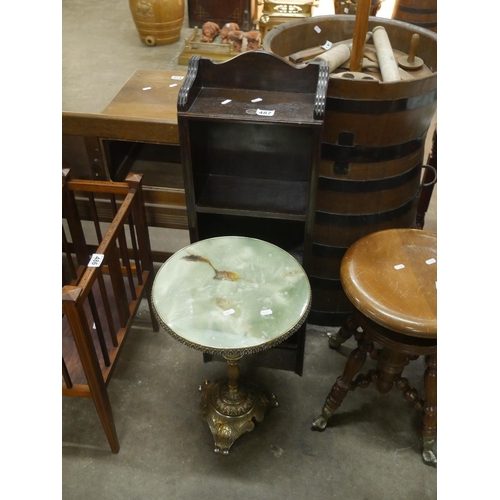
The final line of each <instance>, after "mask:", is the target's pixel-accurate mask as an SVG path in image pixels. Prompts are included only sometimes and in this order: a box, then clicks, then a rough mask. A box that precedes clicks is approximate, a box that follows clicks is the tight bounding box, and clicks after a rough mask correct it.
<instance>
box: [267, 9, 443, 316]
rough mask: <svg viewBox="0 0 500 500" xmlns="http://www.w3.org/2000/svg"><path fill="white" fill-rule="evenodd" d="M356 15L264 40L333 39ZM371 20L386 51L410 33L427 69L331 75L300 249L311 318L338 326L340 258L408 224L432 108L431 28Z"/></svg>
mask: <svg viewBox="0 0 500 500" xmlns="http://www.w3.org/2000/svg"><path fill="white" fill-rule="evenodd" d="M354 21H355V17H354V16H351V15H335V16H319V17H315V18H310V19H304V20H301V21H299V22H297V21H293V22H289V23H285V24H282V25H280V26H277V27H276V28H274V29H273V30H271V31H270V32H269V33H268V34H267V35H266V37H265V38H264V40H263V48H264V50H267V51H268V52H273V53H275V54H277V55H280V56H282V57H286V56H288V55H290V54H294V53H296V52H298V51H300V50H304V49H306V48H309V47H314V46H318V45H322V44H324V43H325V39H324V38H325V34H324V33H327V34H328V35H327V36H328V40H330V41H331V42H332V43H335V42H337V41H341V40H346V39H348V38H352V36H353V31H354ZM377 25H381V26H384V28H385V29H386V31H387V34H388V36H389V39H390V40H391V44H392V47H393V49H395V50H399V51H402V52H405V53H408V50H409V47H410V40H411V37H412V35H413V34H414V33H418V34H419V35H420V44H419V49H418V56H419V57H421V58H422V59H423V60H424V62H425V64H426V65H427V66H428V68H429V70H430V71H427V73H425V74H426V76H425V77H422V78H415V79H414V80H404V81H400V82H393V83H382V82H379V81H361V80H357V81H353V80H348V79H342V78H330V80H329V84H328V91H327V100H326V113H325V123H324V132H323V140H322V148H321V161H320V167H319V169H318V170H319V172H318V177H317V179H316V181H317V185H316V200H315V214H314V223H313V232H312V235H310V238H311V241H312V249H311V255H309V256H308V257H307V269H308V272H309V279H310V282H311V288H312V309H311V313H310V315H309V319H308V321H309V322H310V323H313V324H318V325H330V326H336V325H340V324H341V323H342V322H343V321H344V319H345V318H346V317H347V316H348V315H349V314H351V312H352V311H353V306H352V304H351V303H350V302H349V300H348V299H347V297H346V295H345V294H344V292H343V290H342V286H341V284H340V261H341V260H342V257H343V256H344V253H345V252H346V250H347V248H348V247H349V246H350V245H352V244H353V243H354V242H355V241H356V240H358V239H359V238H361V237H363V236H365V235H367V234H370V233H372V232H375V231H380V230H383V229H391V228H409V227H413V226H414V225H415V219H416V209H417V204H418V196H419V192H420V183H421V174H422V165H423V163H424V148H425V139H426V136H427V133H428V130H429V127H430V124H431V121H432V118H433V116H434V114H435V112H436V107H437V35H436V34H435V33H432V32H430V31H428V30H425V29H422V28H419V27H417V26H413V25H409V24H407V23H402V22H400V21H394V20H391V19H385V18H378V17H370V18H369V23H368V30H373V28H374V27H375V26H377ZM315 27H318V28H319V29H320V31H321V32H320V33H318V31H317V30H316V29H314V28H315ZM321 33H323V35H322V34H321Z"/></svg>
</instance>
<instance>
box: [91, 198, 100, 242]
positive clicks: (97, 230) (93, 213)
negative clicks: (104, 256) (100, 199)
mask: <svg viewBox="0 0 500 500" xmlns="http://www.w3.org/2000/svg"><path fill="white" fill-rule="evenodd" d="M89 208H90V215H91V217H92V220H93V221H94V228H95V233H96V235H97V241H98V242H99V243H100V242H101V241H102V233H101V225H100V222H101V221H100V219H99V214H98V213H97V207H96V205H95V197H94V193H89Z"/></svg>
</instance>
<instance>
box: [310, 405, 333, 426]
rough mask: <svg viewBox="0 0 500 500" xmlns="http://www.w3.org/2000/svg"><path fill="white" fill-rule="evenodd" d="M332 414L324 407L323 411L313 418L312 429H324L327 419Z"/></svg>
mask: <svg viewBox="0 0 500 500" xmlns="http://www.w3.org/2000/svg"><path fill="white" fill-rule="evenodd" d="M331 416H332V414H331V413H330V412H329V411H328V410H327V409H326V408H323V411H322V413H321V415H320V416H319V417H317V418H316V420H314V422H313V423H312V429H313V430H314V429H317V430H318V431H324V430H325V429H326V426H327V424H328V419H329V418H330V417H331Z"/></svg>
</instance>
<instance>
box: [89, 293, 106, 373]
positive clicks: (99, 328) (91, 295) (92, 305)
mask: <svg viewBox="0 0 500 500" xmlns="http://www.w3.org/2000/svg"><path fill="white" fill-rule="evenodd" d="M88 301H89V306H90V311H91V312H92V319H93V320H94V324H95V329H96V332H97V339H98V340H99V345H100V347H101V354H102V359H103V360H104V364H105V365H106V366H110V365H111V362H110V360H109V354H108V348H107V346H106V341H105V340H104V333H103V331H102V324H101V318H100V317H99V311H98V310H97V306H96V302H95V299H94V293H93V292H92V290H90V292H89V295H88Z"/></svg>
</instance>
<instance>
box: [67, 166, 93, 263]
mask: <svg viewBox="0 0 500 500" xmlns="http://www.w3.org/2000/svg"><path fill="white" fill-rule="evenodd" d="M69 180H70V173H69V170H67V171H64V170H63V192H62V204H63V209H64V214H65V216H66V221H67V223H68V228H69V231H70V234H71V240H72V242H73V248H74V251H75V254H76V259H77V262H78V264H80V265H82V266H86V265H87V264H88V262H89V252H88V250H87V244H86V240H85V234H84V232H83V228H82V224H81V221H80V217H79V215H78V207H77V205H76V200H75V195H74V193H73V191H72V190H70V189H69V188H68V181H69Z"/></svg>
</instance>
